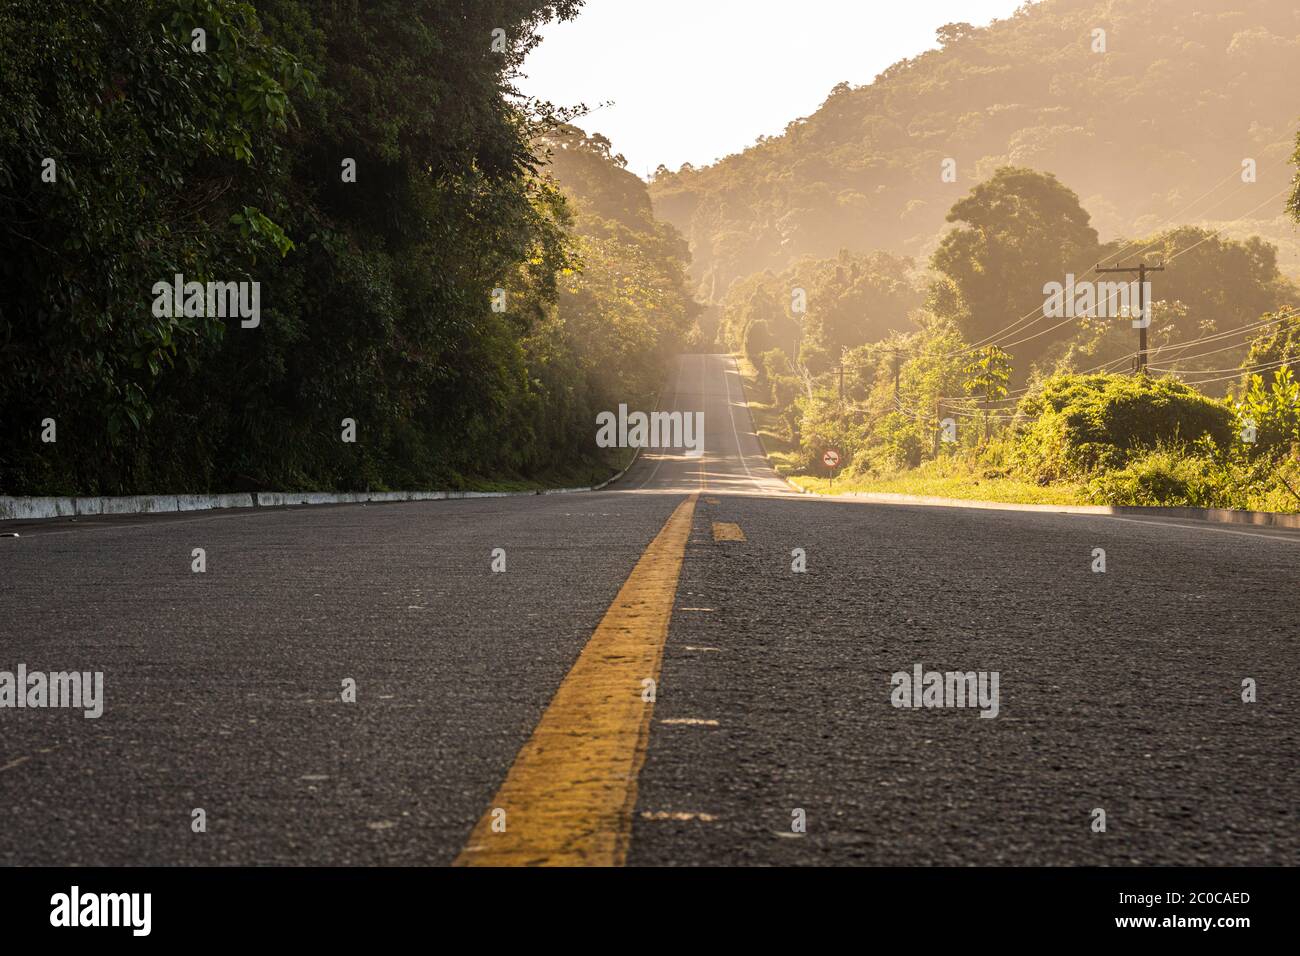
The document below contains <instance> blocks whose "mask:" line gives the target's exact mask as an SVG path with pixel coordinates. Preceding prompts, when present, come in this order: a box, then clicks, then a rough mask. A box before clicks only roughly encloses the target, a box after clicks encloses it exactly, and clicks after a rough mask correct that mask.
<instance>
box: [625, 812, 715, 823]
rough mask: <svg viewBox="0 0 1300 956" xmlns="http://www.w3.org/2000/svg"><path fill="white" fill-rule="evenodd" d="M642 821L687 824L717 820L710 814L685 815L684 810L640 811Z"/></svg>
mask: <svg viewBox="0 0 1300 956" xmlns="http://www.w3.org/2000/svg"><path fill="white" fill-rule="evenodd" d="M641 819H642V820H680V821H682V822H687V821H691V820H699V821H700V822H701V823H713V822H715V821H716V820H717V819H718V818H717V817H716V816H714V815H713V814H712V813H687V812H686V811H684V810H642V811H641Z"/></svg>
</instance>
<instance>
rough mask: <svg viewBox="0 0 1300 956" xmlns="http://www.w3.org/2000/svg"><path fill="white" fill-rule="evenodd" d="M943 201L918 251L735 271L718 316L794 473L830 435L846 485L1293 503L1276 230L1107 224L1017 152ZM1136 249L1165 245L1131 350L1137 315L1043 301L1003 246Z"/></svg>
mask: <svg viewBox="0 0 1300 956" xmlns="http://www.w3.org/2000/svg"><path fill="white" fill-rule="evenodd" d="M1297 158H1298V159H1300V157H1297ZM1289 208H1290V209H1292V210H1293V211H1294V210H1295V208H1296V203H1295V201H1294V200H1292V202H1291V204H1290V207H1289ZM949 220H950V221H951V222H953V223H954V224H955V228H953V229H952V230H951V231H950V232H949V233H948V234H947V235H946V236H945V237H944V239H943V241H942V242H941V243H940V245H939V247H938V249H937V250H936V252H935V254H934V255H933V256H932V257H931V260H930V263H929V267H930V268H929V271H928V272H924V273H923V272H920V271H919V270H917V268H916V267H915V265H914V264H913V263H911V262H910V261H909V260H900V259H897V258H894V257H891V256H888V255H886V254H883V253H875V254H872V255H863V254H857V253H850V252H847V251H842V252H841V253H840V254H839V255H838V256H837V257H835V258H833V259H829V260H811V259H804V260H800V261H799V262H797V263H795V264H794V265H793V266H791V267H790V268H789V269H787V270H784V271H782V272H780V273H772V272H764V273H760V274H758V275H755V276H750V277H748V278H746V279H745V280H742V281H739V282H737V283H735V284H734V285H733V286H732V287H731V289H730V290H729V291H728V294H727V296H726V297H725V300H724V303H723V307H722V316H721V321H720V322H719V330H720V331H719V334H720V336H721V337H722V339H723V344H724V345H725V346H726V347H729V348H731V349H732V350H734V351H735V352H737V353H738V354H740V355H741V356H743V359H744V363H745V368H747V369H749V370H750V376H749V377H750V379H751V381H750V383H749V390H750V393H751V397H752V399H753V400H755V401H756V402H757V403H758V411H757V412H756V420H758V421H759V422H760V427H761V429H762V430H763V431H764V432H765V433H766V434H765V435H764V436H763V437H764V441H765V444H766V445H767V447H768V448H769V450H775V453H774V455H773V457H774V461H775V462H776V464H777V466H778V469H779V470H780V471H781V472H782V473H784V474H786V475H787V476H792V477H793V478H794V480H795V481H796V483H798V484H800V485H801V486H803V487H805V488H807V489H808V490H811V491H827V490H829V487H830V485H829V481H828V480H827V479H828V474H827V469H826V467H825V466H824V465H823V464H822V456H823V454H824V452H825V451H826V450H827V449H832V448H833V449H835V450H836V451H838V452H839V453H840V456H841V465H840V470H839V473H838V474H837V475H836V481H835V490H838V491H850V490H858V491H877V492H896V493H904V494H924V495H940V496H947V497H959V498H982V499H991V500H1005V501H1020V502H1035V501H1037V502H1043V503H1096V504H1115V505H1118V504H1136V505H1182V506H1194V507H1211V508H1242V509H1252V510H1265V511H1285V512H1295V511H1300V381H1297V378H1296V375H1295V371H1294V366H1295V365H1296V364H1297V363H1300V310H1297V309H1296V308H1295V307H1293V303H1300V293H1298V290H1297V288H1296V286H1295V285H1294V284H1293V283H1292V282H1291V281H1290V280H1288V279H1287V278H1286V277H1284V276H1282V275H1281V274H1280V273H1279V271H1278V269H1277V266H1276V257H1275V254H1274V250H1273V249H1272V247H1271V246H1270V245H1269V244H1268V243H1265V242H1262V241H1261V240H1258V239H1255V238H1252V239H1247V240H1245V241H1240V242H1238V241H1234V240H1225V239H1223V238H1222V237H1221V236H1219V235H1217V234H1215V233H1212V232H1208V231H1205V230H1199V229H1190V228H1186V227H1175V228H1172V229H1170V230H1167V231H1165V232H1162V233H1157V234H1155V235H1152V236H1146V237H1143V238H1141V239H1139V240H1134V241H1129V242H1122V241H1119V240H1116V241H1114V242H1111V243H1106V244H1101V243H1098V242H1097V239H1096V234H1095V233H1094V232H1093V231H1092V230H1091V227H1090V226H1089V224H1088V223H1089V217H1088V215H1087V213H1086V212H1085V211H1084V210H1083V209H1082V207H1081V206H1080V204H1079V202H1078V199H1077V197H1075V196H1074V194H1073V193H1071V192H1070V191H1069V190H1067V189H1065V188H1064V187H1063V186H1061V185H1060V184H1059V183H1058V182H1057V181H1056V180H1055V179H1054V178H1053V177H1051V176H1050V175H1049V174H1044V173H1039V172H1035V171H1032V170H1022V169H1012V168H1006V169H1002V170H998V171H997V172H996V173H995V174H994V176H993V177H992V178H991V179H990V180H989V181H988V182H986V183H982V184H980V185H978V186H977V187H975V188H974V189H973V190H972V191H971V193H970V195H968V196H967V197H966V198H964V199H962V200H961V201H959V202H958V203H957V204H956V205H955V206H954V207H953V211H952V213H951V214H950V216H949ZM1135 248H1140V249H1142V250H1143V255H1144V256H1150V250H1152V249H1155V250H1156V251H1157V254H1156V255H1155V256H1154V257H1151V258H1152V259H1153V261H1159V262H1162V263H1164V264H1165V271H1164V272H1161V273H1159V285H1158V287H1157V288H1158V291H1157V292H1155V293H1154V294H1153V301H1152V302H1151V303H1150V312H1149V315H1150V326H1149V329H1148V333H1149V336H1148V338H1149V341H1148V350H1147V353H1146V357H1147V359H1148V364H1147V366H1146V367H1145V369H1144V370H1141V371H1138V370H1136V369H1135V363H1136V360H1137V358H1138V354H1139V353H1138V349H1137V348H1136V346H1137V345H1138V332H1137V330H1136V329H1134V327H1133V321H1132V318H1131V316H1130V315H1129V314H1127V313H1126V314H1122V315H1119V316H1115V315H1110V316H1102V315H1096V314H1081V315H1077V316H1066V317H1065V318H1064V319H1061V318H1059V317H1056V316H1052V317H1049V316H1047V315H1046V314H1045V311H1044V309H1045V302H1046V301H1047V300H1046V298H1045V297H1044V295H1043V293H1042V291H1040V289H1039V288H1038V286H1037V285H1036V284H1034V283H1032V282H1027V281H1025V280H1024V279H1023V278H1018V276H1019V270H1018V269H1017V268H1013V267H1012V265H1009V264H1014V263H1020V269H1023V270H1024V271H1025V273H1026V274H1028V275H1032V276H1036V277H1042V276H1047V277H1052V276H1064V275H1065V274H1066V273H1067V272H1068V271H1070V270H1071V266H1070V263H1083V264H1086V263H1089V262H1093V263H1095V262H1101V261H1107V260H1108V259H1122V258H1123V257H1124V255H1125V254H1126V253H1131V251H1132V250H1133V249H1135ZM1087 271H1088V270H1087V266H1086V265H1085V266H1084V267H1083V268H1080V269H1079V273H1080V279H1081V280H1083V279H1085V278H1086V274H1087ZM1035 301H1036V302H1037V306H1036V307H1035V305H1034V302H1035Z"/></svg>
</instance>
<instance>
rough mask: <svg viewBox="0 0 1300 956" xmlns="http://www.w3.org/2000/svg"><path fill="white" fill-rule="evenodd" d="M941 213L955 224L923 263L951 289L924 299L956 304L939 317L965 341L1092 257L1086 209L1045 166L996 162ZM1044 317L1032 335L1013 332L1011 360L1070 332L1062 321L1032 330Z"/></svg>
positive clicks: (1033, 303)
mask: <svg viewBox="0 0 1300 956" xmlns="http://www.w3.org/2000/svg"><path fill="white" fill-rule="evenodd" d="M947 218H948V221H949V222H953V223H958V224H959V225H958V227H957V228H956V229H953V230H951V231H949V232H948V233H947V235H945V236H944V237H943V240H942V241H941V242H940V244H939V248H938V249H937V250H936V251H935V253H934V255H933V257H932V258H931V265H932V266H933V267H934V269H935V270H936V271H938V272H939V273H941V274H942V275H943V276H945V277H946V278H947V279H948V280H949V281H950V282H951V285H952V291H951V292H946V291H945V293H944V294H942V295H940V294H938V293H936V294H934V295H932V296H931V299H932V301H934V302H936V303H942V302H951V303H952V304H953V306H954V307H955V306H956V304H957V303H960V305H961V308H960V310H956V309H955V310H954V311H955V314H946V315H945V316H944V317H946V318H950V319H952V320H953V321H955V322H958V323H959V327H960V329H961V331H962V334H963V335H964V336H965V337H966V338H967V340H969V341H972V342H976V341H979V340H980V339H983V338H987V337H989V336H990V335H992V334H993V333H995V332H997V331H999V330H1000V329H1002V328H1004V327H1006V326H1008V325H1009V324H1011V322H1012V321H1014V319H1015V318H1017V317H1020V316H1023V315H1025V314H1026V313H1032V312H1033V311H1034V310H1035V309H1036V308H1038V307H1040V306H1042V304H1043V301H1044V294H1043V286H1044V284H1045V283H1047V282H1053V281H1055V282H1064V280H1065V276H1066V274H1067V273H1074V274H1076V275H1080V276H1081V275H1082V274H1083V273H1084V272H1086V271H1087V270H1088V269H1090V268H1091V267H1092V266H1093V265H1094V264H1095V262H1096V255H1097V247H1098V244H1097V232H1096V230H1094V229H1093V228H1092V226H1090V225H1089V224H1088V223H1089V217H1088V213H1087V212H1085V211H1084V209H1083V207H1082V206H1081V205H1079V197H1078V196H1076V195H1075V194H1074V192H1073V191H1071V190H1070V189H1068V188H1066V187H1065V186H1063V185H1062V184H1061V183H1060V182H1058V181H1057V179H1056V177H1055V176H1052V175H1051V174H1048V173H1040V172H1035V171H1034V170H1031V169H1017V168H1014V167H1010V166H1004V167H1002V168H1000V169H998V170H997V172H995V173H994V174H993V176H992V178H991V179H989V180H987V181H986V182H983V183H980V184H979V185H978V186H976V187H975V188H974V189H972V190H971V191H970V193H969V195H967V196H966V197H965V198H964V199H961V200H959V201H958V202H957V203H956V204H955V205H954V206H953V207H952V210H951V211H950V212H949V213H948V217H947ZM953 293H955V295H954V294H953ZM941 314H942V313H941ZM1008 316H1011V317H1012V319H1010V320H1009V319H1008ZM1052 324H1053V323H1050V322H1046V321H1040V322H1039V323H1038V324H1037V325H1035V326H1034V327H1033V328H1032V332H1033V335H1034V337H1033V338H1028V336H1014V338H1025V339H1026V341H1025V342H1024V343H1023V344H1016V345H1008V346H1007V348H1008V350H1009V351H1011V352H1012V354H1014V355H1015V356H1016V359H1017V364H1019V365H1021V366H1022V367H1026V368H1027V367H1028V365H1029V362H1030V361H1031V360H1032V359H1033V358H1035V357H1036V356H1038V355H1041V354H1042V353H1043V352H1044V351H1045V350H1046V348H1047V346H1048V345H1049V344H1051V343H1052V342H1053V341H1056V340H1060V339H1065V338H1068V337H1069V336H1070V334H1071V330H1070V329H1068V328H1065V327H1062V328H1059V329H1057V330H1055V331H1053V332H1048V333H1047V334H1040V333H1043V332H1045V331H1046V329H1049V328H1051V326H1052ZM1056 324H1059V323H1056Z"/></svg>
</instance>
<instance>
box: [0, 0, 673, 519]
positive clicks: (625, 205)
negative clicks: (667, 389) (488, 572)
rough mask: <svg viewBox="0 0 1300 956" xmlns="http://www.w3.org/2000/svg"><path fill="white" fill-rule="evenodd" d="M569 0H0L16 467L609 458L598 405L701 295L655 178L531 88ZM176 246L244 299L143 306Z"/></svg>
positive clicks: (301, 476) (3, 316)
mask: <svg viewBox="0 0 1300 956" xmlns="http://www.w3.org/2000/svg"><path fill="white" fill-rule="evenodd" d="M579 6H580V4H579V3H578V2H577V0H558V2H557V0H548V2H540V0H483V2H475V3H468V4H467V3H463V2H460V0H421V2H415V0H389V2H385V3H382V4H355V3H351V4H349V3H343V4H338V3H325V2H319V0H258V2H256V3H246V2H237V0H140V2H132V3H105V2H98V0H94V2H87V0H48V2H41V3H10V4H3V5H0V63H3V64H4V66H3V69H0V104H2V105H0V287H3V290H4V293H3V296H0V370H3V375H0V494H131V493H150V492H169V491H170V492H176V491H191V492H203V491H216V492H220V491H241V490H267V489H286V490H294V489H316V490H362V489H367V488H368V489H371V490H382V489H428V488H450V489H455V488H496V487H502V486H510V487H535V486H537V485H542V484H544V485H566V484H586V483H589V481H590V480H591V479H592V478H594V477H599V478H604V477H608V476H609V474H610V473H611V471H612V470H613V469H614V468H617V467H619V466H620V465H621V463H622V462H621V460H620V459H617V458H615V457H613V456H610V455H608V454H606V453H602V452H601V451H600V450H598V449H597V448H596V447H595V442H594V427H593V422H594V420H595V415H596V412H597V411H598V410H602V409H609V408H616V407H617V406H618V404H619V403H620V402H629V403H633V404H642V403H644V402H646V401H648V399H649V398H651V397H653V395H654V393H655V392H656V391H657V389H658V385H659V382H660V381H661V380H662V378H663V375H664V372H665V366H666V362H667V360H668V358H669V357H670V356H672V355H674V354H676V353H677V352H679V351H681V350H682V349H683V347H684V344H685V343H686V342H687V340H688V338H689V335H690V330H691V328H692V327H693V324H694V317H695V312H696V307H695V305H694V304H693V303H692V302H691V299H690V296H689V295H688V294H687V292H686V278H685V271H684V269H685V265H686V260H687V252H686V246H685V243H684V242H682V240H681V239H680V238H679V237H678V236H677V234H676V232H675V231H674V230H673V229H672V227H670V226H666V225H664V224H663V223H661V222H659V221H658V220H656V219H655V217H654V215H653V213H652V211H651V207H650V202H649V198H648V194H647V191H646V188H645V185H644V184H643V183H642V182H641V181H640V180H639V179H637V178H636V177H635V176H633V175H632V174H630V173H628V172H627V171H626V170H625V169H624V168H623V163H622V160H621V158H620V157H618V156H617V155H616V154H614V153H613V152H612V151H611V150H610V149H609V144H608V143H607V142H605V141H604V140H602V139H601V138H600V137H596V136H591V137H588V136H585V135H583V134H580V133H578V132H577V131H576V130H574V129H573V128H572V127H570V126H569V125H568V121H569V120H571V119H572V118H573V117H574V115H575V114H578V113H580V112H581V110H580V109H574V110H559V109H556V108H555V107H552V106H551V105H550V104H546V103H539V102H535V101H530V100H527V99H526V98H524V97H522V96H521V95H519V94H518V93H517V92H516V91H515V89H514V86H513V84H514V81H515V78H516V77H517V76H518V73H519V69H520V67H521V65H522V63H523V60H524V57H525V55H526V54H527V52H528V51H529V49H531V48H532V47H533V46H534V45H535V44H536V43H537V42H538V30H539V29H540V28H541V26H542V25H543V24H544V23H545V22H547V20H548V19H552V18H560V19H568V18H571V17H573V16H574V15H576V13H577V12H578V9H579ZM498 28H499V29H500V30H501V31H504V35H503V36H500V38H499V42H498V34H497V31H498ZM196 31H197V33H196ZM177 274H181V275H183V276H184V280H185V281H186V282H190V281H194V282H200V283H205V284H206V283H208V282H210V281H213V282H223V283H224V282H231V283H236V282H240V283H246V284H248V285H249V286H250V287H251V283H254V282H256V283H258V286H259V289H260V322H259V324H257V325H256V327H241V323H240V322H239V321H231V320H230V319H229V318H226V317H214V316H213V315H211V314H204V311H203V309H202V308H200V309H196V310H191V309H190V308H188V307H187V308H185V309H184V310H178V313H179V314H176V315H158V314H155V312H156V310H154V309H151V304H152V303H154V293H153V292H152V291H151V290H152V288H153V286H154V285H155V283H158V282H160V281H164V282H167V283H171V282H172V280H173V277H174V276H175V275H177ZM345 419H347V420H350V421H352V422H353V423H354V437H355V441H350V442H349V441H346V440H344V439H343V435H344V434H345V432H344V427H343V421H344V420H345ZM47 420H48V421H50V422H52V423H53V425H52V428H53V429H54V430H53V431H51V430H50V428H51V426H49V425H46V424H44V423H46V422H47ZM51 439H53V440H51Z"/></svg>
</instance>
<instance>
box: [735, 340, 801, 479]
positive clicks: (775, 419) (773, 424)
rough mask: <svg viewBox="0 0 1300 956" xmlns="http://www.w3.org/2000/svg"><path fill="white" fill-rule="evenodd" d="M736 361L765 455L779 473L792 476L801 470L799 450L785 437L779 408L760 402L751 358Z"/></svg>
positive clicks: (743, 357)
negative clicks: (798, 461)
mask: <svg viewBox="0 0 1300 956" xmlns="http://www.w3.org/2000/svg"><path fill="white" fill-rule="evenodd" d="M735 358H736V368H737V369H738V370H739V372H740V380H741V382H743V383H744V387H745V399H746V401H748V402H749V413H750V414H751V415H752V416H753V418H754V428H755V430H757V432H758V440H759V443H760V444H761V445H762V446H763V452H764V453H765V454H766V455H767V460H768V461H769V462H771V463H772V467H773V468H775V469H776V472H777V474H780V475H792V474H794V472H796V471H797V470H798V465H797V464H796V455H795V452H796V451H797V449H796V447H795V445H794V443H793V442H791V441H789V440H788V439H786V438H784V437H783V435H784V432H785V427H784V425H782V423H781V418H780V415H779V414H778V410H777V407H776V406H775V405H767V404H764V403H762V402H760V401H759V400H758V396H759V388H758V374H757V372H755V370H754V366H753V365H752V364H750V361H749V359H747V358H745V356H743V355H737V356H736V357H735Z"/></svg>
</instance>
